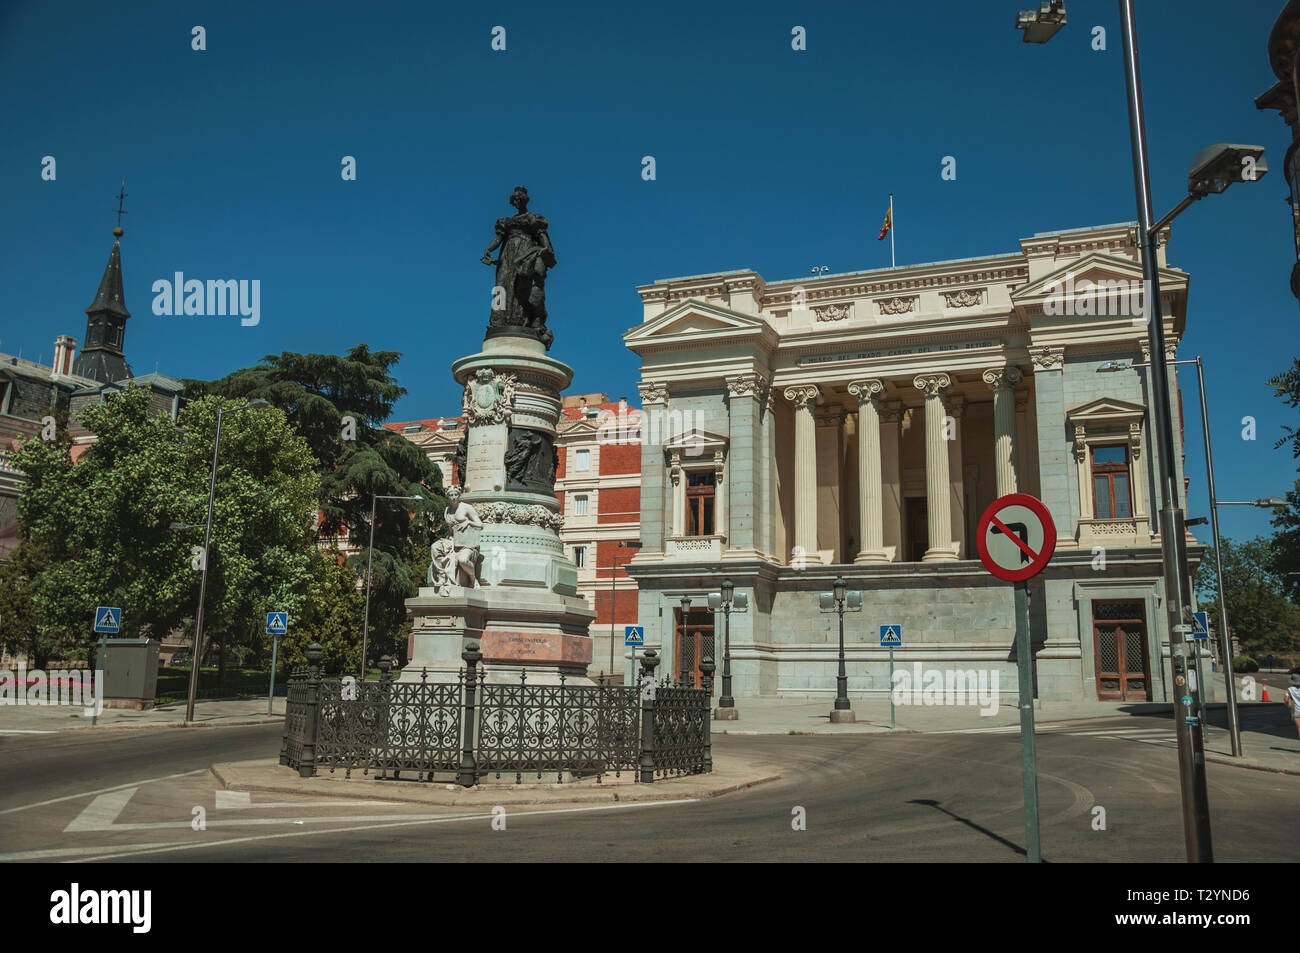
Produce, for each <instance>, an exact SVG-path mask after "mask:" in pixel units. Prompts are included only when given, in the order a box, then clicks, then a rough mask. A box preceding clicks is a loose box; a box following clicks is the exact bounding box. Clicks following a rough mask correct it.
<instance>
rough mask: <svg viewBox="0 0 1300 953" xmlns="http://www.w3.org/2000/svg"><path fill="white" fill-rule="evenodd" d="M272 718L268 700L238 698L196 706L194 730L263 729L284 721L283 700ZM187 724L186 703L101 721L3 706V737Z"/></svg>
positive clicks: (59, 709)
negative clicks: (267, 712) (269, 712)
mask: <svg viewBox="0 0 1300 953" xmlns="http://www.w3.org/2000/svg"><path fill="white" fill-rule="evenodd" d="M272 712H273V714H271V715H270V716H268V715H267V714H266V698H265V697H262V698H237V699H226V700H220V701H203V700H202V699H200V700H199V701H196V702H195V703H194V721H193V722H191V725H193V726H214V727H215V726H226V727H229V726H233V725H263V724H270V723H272V722H276V723H282V722H283V721H284V699H283V698H277V699H275V704H274V706H273V707H272ZM184 722H185V703H184V702H175V703H168V704H166V705H163V706H162V707H159V708H155V709H153V710H151V711H129V710H126V709H121V708H105V709H104V710H103V711H102V712H100V714H99V717H98V718H91V717H90V716H88V715H86V714H85V713H84V709H82V708H77V707H70V706H66V705H60V706H54V705H0V736H4V735H22V734H34V735H40V734H47V733H50V732H55V731H70V730H80V729H86V728H95V729H100V728H179V727H181V726H182V725H183V724H184Z"/></svg>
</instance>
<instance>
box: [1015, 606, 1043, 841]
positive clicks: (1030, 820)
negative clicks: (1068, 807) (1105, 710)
mask: <svg viewBox="0 0 1300 953" xmlns="http://www.w3.org/2000/svg"><path fill="white" fill-rule="evenodd" d="M1032 652H1033V649H1032V647H1031V646H1030V643H1029V583H1028V582H1027V581H1021V582H1018V583H1016V680H1017V682H1018V683H1019V688H1020V774H1021V778H1022V780H1023V781H1024V786H1025V855H1026V859H1027V860H1028V861H1029V862H1030V863H1031V864H1037V863H1041V862H1042V859H1043V854H1042V845H1041V843H1040V842H1039V831H1038V747H1037V745H1036V743H1035V741H1034V673H1033V655H1032Z"/></svg>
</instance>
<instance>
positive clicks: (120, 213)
mask: <svg viewBox="0 0 1300 953" xmlns="http://www.w3.org/2000/svg"><path fill="white" fill-rule="evenodd" d="M125 200H126V179H123V180H122V191H121V192H119V193H118V194H117V227H118V228H121V227H122V216H123V215H126V214H127V211H126V209H124V208H122V203H123V202H124V201H125Z"/></svg>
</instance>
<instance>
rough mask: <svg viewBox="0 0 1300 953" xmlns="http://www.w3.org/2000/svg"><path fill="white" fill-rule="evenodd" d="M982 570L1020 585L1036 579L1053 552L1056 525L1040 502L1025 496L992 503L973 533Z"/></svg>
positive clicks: (1009, 496)
mask: <svg viewBox="0 0 1300 953" xmlns="http://www.w3.org/2000/svg"><path fill="white" fill-rule="evenodd" d="M975 545H976V547H977V548H978V549H979V554H980V561H981V562H982V563H984V568H985V569H987V570H988V571H989V572H991V573H993V575H995V576H997V577H998V578H999V579H1005V580H1006V581H1007V582H1020V581H1022V580H1024V579H1029V578H1030V577H1032V576H1036V575H1038V574H1039V573H1040V572H1042V571H1043V567H1045V566H1046V565H1047V562H1048V560H1050V559H1051V558H1052V551H1053V550H1054V549H1055V548H1056V525H1055V524H1054V523H1053V522H1052V514H1050V513H1049V512H1047V507H1046V506H1044V505H1043V501H1042V500H1039V499H1037V498H1036V497H1032V496H1030V495H1029V494H1028V493H1008V494H1007V495H1006V496H1002V497H999V498H998V499H996V500H994V501H993V503H992V504H991V505H990V506H989V508H988V509H987V510H985V511H984V515H983V516H981V517H980V522H979V527H978V528H977V529H976V531H975Z"/></svg>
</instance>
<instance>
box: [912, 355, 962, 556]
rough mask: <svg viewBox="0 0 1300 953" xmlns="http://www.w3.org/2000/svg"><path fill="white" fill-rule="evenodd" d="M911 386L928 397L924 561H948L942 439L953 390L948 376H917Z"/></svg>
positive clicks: (949, 517) (945, 462)
mask: <svg viewBox="0 0 1300 953" xmlns="http://www.w3.org/2000/svg"><path fill="white" fill-rule="evenodd" d="M912 385H913V386H914V387H915V388H916V389H917V390H919V391H921V392H922V393H923V394H925V501H926V511H927V512H926V521H927V523H928V524H929V530H930V547H929V549H927V550H926V552H925V556H923V557H922V559H923V560H924V561H925V562H949V561H953V560H955V559H956V558H957V556H956V553H954V552H953V542H952V539H951V538H950V537H951V536H952V508H951V507H950V506H949V504H948V494H949V492H950V491H949V485H948V441H947V440H944V439H943V418H944V416H945V409H944V406H943V395H944V394H946V393H947V392H948V391H949V390H950V389H951V388H952V378H951V377H949V376H948V375H947V374H943V373H937V374H918V375H917V376H916V377H915V378H914V379H913V381H912Z"/></svg>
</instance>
